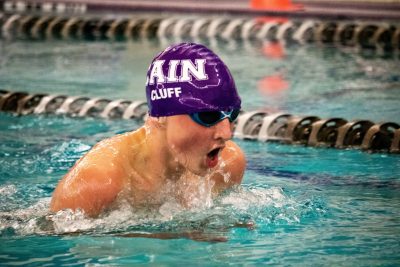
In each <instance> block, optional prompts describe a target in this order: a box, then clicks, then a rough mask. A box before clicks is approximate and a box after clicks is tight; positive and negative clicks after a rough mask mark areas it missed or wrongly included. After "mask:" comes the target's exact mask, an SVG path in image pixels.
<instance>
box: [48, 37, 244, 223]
mask: <svg viewBox="0 0 400 267" xmlns="http://www.w3.org/2000/svg"><path fill="white" fill-rule="evenodd" d="M146 97H147V103H148V106H149V114H148V115H149V116H148V117H147V119H146V122H145V124H144V126H143V127H141V128H139V129H138V130H136V131H133V132H128V133H125V134H121V135H117V136H114V137H111V138H109V139H106V140H103V141H101V142H99V143H98V144H96V145H95V146H94V147H93V148H92V149H91V150H90V151H89V152H88V153H87V154H86V155H84V156H83V157H82V158H81V159H80V160H78V161H77V162H76V164H75V165H74V166H73V167H72V168H71V170H70V171H69V172H68V173H67V174H66V175H65V176H64V177H63V178H62V180H61V181H60V182H59V184H58V185H57V187H56V189H55V191H54V193H53V196H52V199H51V204H50V209H51V211H52V212H57V211H60V210H64V209H72V210H78V209H80V210H82V211H84V212H85V214H87V215H88V216H91V217H96V216H98V215H99V214H101V213H102V212H104V211H107V210H110V209H112V208H113V207H115V205H117V202H118V200H119V199H121V198H122V199H124V200H127V201H128V202H129V203H130V204H131V205H132V206H133V207H141V206H152V205H161V204H162V201H163V199H162V196H163V195H165V192H168V194H170V195H171V194H174V196H173V197H174V198H175V199H176V201H177V202H178V203H180V204H181V205H182V206H184V207H190V196H192V195H193V194H194V193H195V191H196V190H199V189H198V188H197V187H198V185H200V184H201V182H204V180H205V179H206V180H207V181H209V183H208V184H209V185H210V191H211V192H212V194H213V196H216V195H218V194H220V193H221V192H222V191H224V190H226V189H228V188H230V187H232V186H234V185H237V184H240V183H241V181H242V178H243V174H244V170H245V166H246V161H245V157H244V154H243V152H242V150H241V149H240V148H239V147H238V146H237V145H236V144H235V143H234V142H232V141H231V140H230V139H231V138H232V132H233V122H234V121H235V119H236V118H237V117H238V115H239V111H240V107H241V100H240V97H239V95H238V93H237V90H236V86H235V83H234V80H233V77H232V75H231V74H230V72H229V70H228V68H227V67H226V65H225V64H224V63H223V62H222V60H221V59H220V58H219V57H218V56H217V55H216V54H214V53H213V52H212V51H211V50H209V49H208V48H207V47H205V46H203V45H200V44H194V43H181V44H177V45H173V46H170V47H168V48H167V49H165V50H164V51H162V52H161V53H160V54H158V55H157V56H156V57H155V58H154V59H153V61H152V63H151V65H150V67H149V70H148V72H147V81H146ZM171 184H172V185H174V186H175V187H174V188H175V190H169V191H168V190H166V188H167V187H168V186H170V185H171Z"/></svg>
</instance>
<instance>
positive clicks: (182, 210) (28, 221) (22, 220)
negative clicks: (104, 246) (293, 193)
mask: <svg viewBox="0 0 400 267" xmlns="http://www.w3.org/2000/svg"><path fill="white" fill-rule="evenodd" d="M206 186H207V185H206V184H204V188H203V189H202V190H204V191H202V190H199V195H198V196H196V197H194V198H193V201H194V203H195V205H193V206H192V207H184V206H183V205H182V204H180V203H179V202H178V201H176V200H175V199H173V198H169V199H166V200H165V202H164V203H162V204H161V205H159V206H149V207H145V208H140V209H137V208H133V207H132V206H131V205H130V204H129V203H127V202H125V201H121V202H120V203H118V205H117V206H116V208H115V209H113V210H111V211H108V212H105V213H104V214H102V215H101V216H100V217H98V218H89V217H87V216H85V214H84V213H83V212H82V211H80V210H78V211H75V212H73V211H71V210H63V211H59V212H57V213H53V214H51V213H49V212H48V210H49V204H50V198H42V199H40V200H39V201H38V202H37V203H36V204H34V205H32V206H30V207H28V208H26V209H16V210H12V211H8V212H0V235H1V236H5V235H31V234H40V235H43V234H45V235H48V234H51V235H54V234H56V235H58V234H61V235H64V234H71V233H78V234H95V235H110V234H111V235H120V234H126V233H132V231H133V232H135V233H137V232H140V233H154V232H164V233H165V232H174V233H175V232H182V233H187V232H188V231H202V232H210V231H214V230H216V229H217V230H218V231H221V229H222V231H229V229H230V228H232V227H243V226H245V227H248V228H253V227H265V226H272V227H274V226H277V225H279V224H297V223H299V222H300V221H301V220H302V219H303V218H309V217H312V216H314V217H318V216H321V215H323V214H324V213H326V211H327V208H326V206H324V204H323V203H322V204H321V202H320V201H318V200H316V199H315V198H312V197H311V198H308V199H306V200H304V199H296V198H293V197H290V196H288V195H286V194H285V193H284V191H283V190H282V189H281V188H278V187H271V188H263V187H262V186H260V185H255V186H254V185H253V186H239V187H237V188H234V189H233V190H230V191H229V192H226V193H225V194H224V195H222V196H220V197H218V198H216V199H214V200H213V199H212V198H211V196H210V195H209V191H210V190H208V189H207V188H206ZM9 188H11V189H9V192H10V194H11V193H12V187H9ZM1 190H5V189H4V188H1ZM202 194H204V195H202ZM224 229H225V230H224Z"/></svg>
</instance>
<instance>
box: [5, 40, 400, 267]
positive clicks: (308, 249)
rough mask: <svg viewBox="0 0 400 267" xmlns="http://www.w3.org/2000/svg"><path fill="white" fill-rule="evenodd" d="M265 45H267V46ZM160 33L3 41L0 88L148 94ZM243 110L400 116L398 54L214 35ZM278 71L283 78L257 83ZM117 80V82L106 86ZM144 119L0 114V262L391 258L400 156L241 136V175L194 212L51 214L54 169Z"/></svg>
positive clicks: (373, 261) (399, 210)
mask: <svg viewBox="0 0 400 267" xmlns="http://www.w3.org/2000/svg"><path fill="white" fill-rule="evenodd" d="M263 45H264V46H265V45H267V44H263ZM163 47H165V44H164V43H161V44H160V43H158V42H151V41H146V42H145V41H141V42H126V43H125V42H124V43H121V42H83V41H82V42H78V41H76V42H72V41H71V42H66V41H40V42H39V41H37V42H32V41H29V42H28V41H7V42H6V41H0V49H1V56H0V88H8V89H12V90H22V91H28V92H31V93H35V92H46V93H59V94H61V93H62V94H67V95H85V96H102V97H107V98H112V99H118V98H123V99H133V100H144V99H145V97H144V89H143V88H144V82H145V72H146V70H147V65H148V64H149V62H150V60H151V58H152V57H153V56H154V55H155V54H156V53H157V51H159V50H161V49H162V48H163ZM213 49H214V50H215V51H217V53H219V54H220V55H221V57H222V58H223V59H224V61H225V62H226V63H227V65H228V66H230V67H231V70H232V73H233V75H234V77H235V78H236V82H237V85H238V88H239V91H240V94H241V95H242V97H243V108H244V110H254V109H266V110H269V111H274V112H275V111H285V112H289V113H292V114H297V115H317V116H320V117H322V118H328V117H343V118H346V119H355V118H361V119H370V120H372V121H375V122H379V121H393V122H397V123H399V121H398V115H399V113H398V104H399V101H400V94H399V90H400V75H399V73H400V72H399V67H398V66H399V64H398V63H399V62H398V59H395V58H393V57H389V58H384V57H381V56H378V55H372V56H369V57H365V56H362V55H361V54H360V53H357V52H354V51H346V50H343V49H342V48H335V47H320V46H311V45H310V46H306V47H286V48H285V50H284V56H283V57H281V58H270V57H268V56H265V54H264V53H263V52H262V51H263V46H262V45H261V44H252V46H248V44H247V45H246V44H236V45H235V46H234V47H231V46H217V45H213ZM273 74H274V75H279V76H280V77H281V78H282V79H283V80H284V81H285V82H286V84H287V88H280V89H276V88H270V87H269V85H268V84H263V83H262V82H260V81H262V80H263V79H265V78H266V77H268V76H271V75H273ZM110 92H112V94H111V93H110ZM141 124H142V122H138V121H123V120H115V121H111V120H101V119H94V118H69V117H63V116H54V115H48V116H36V115H30V116H24V117H18V116H14V115H12V114H7V113H0V239H1V240H0V265H30V266H46V265H47V266H48V265H53V266H60V265H73V266H76V265H78V266H79V265H89V266H93V265H106V266H109V265H118V266H131V265H133V264H135V263H138V264H144V263H153V264H154V265H163V266H164V265H166V266H176V265H184V264H188V265H191V266H203V265H210V266H224V265H259V264H262V263H269V264H278V265H307V266H321V265H324V266H325V265H328V266H336V265H339V266H341V265H344V266H371V265H373V266H377V265H378V266H396V265H398V264H399V263H400V256H399V255H400V242H399V240H400V236H399V235H400V157H399V156H398V155H390V154H379V153H376V154H371V153H365V152H362V151H360V150H335V149H326V148H311V147H304V146H290V145H283V144H278V143H258V142H251V141H242V140H235V141H236V142H237V143H238V144H239V145H240V146H241V147H242V149H243V150H244V152H245V154H246V157H247V161H248V165H247V170H246V173H245V177H244V180H243V185H242V186H241V187H238V188H235V189H233V190H231V191H229V192H226V193H225V194H224V195H222V196H220V197H218V198H217V199H214V200H213V201H212V203H211V204H207V205H206V204H204V205H199V206H198V207H196V208H194V209H193V210H181V209H179V208H178V207H177V206H176V205H175V204H174V203H173V202H167V203H165V205H163V206H162V207H161V208H160V209H158V210H148V211H136V210H130V209H127V208H126V206H124V205H121V208H120V209H118V210H115V211H113V212H111V213H109V214H104V215H103V216H102V217H100V218H98V219H88V218H86V217H84V216H83V215H82V214H79V213H75V214H74V213H70V212H69V213H68V212H61V213H58V214H49V213H48V211H47V209H48V205H49V200H50V197H51V194H52V192H53V190H54V188H55V186H56V184H57V182H58V181H59V179H60V178H61V177H62V176H63V175H64V174H65V173H66V172H67V171H68V169H69V168H70V167H71V166H72V165H73V164H74V162H75V161H76V160H77V159H79V158H80V157H81V156H82V155H84V153H85V152H87V151H88V150H89V149H90V148H91V147H92V146H93V145H94V144H95V143H96V142H98V141H100V140H102V139H104V138H106V137H109V136H112V135H114V134H118V133H122V132H126V131H131V130H133V129H137V128H138V127H140V125H141Z"/></svg>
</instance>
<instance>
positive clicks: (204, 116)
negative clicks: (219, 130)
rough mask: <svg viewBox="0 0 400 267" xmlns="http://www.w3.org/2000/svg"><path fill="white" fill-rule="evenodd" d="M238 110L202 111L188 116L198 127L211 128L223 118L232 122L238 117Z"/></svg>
mask: <svg viewBox="0 0 400 267" xmlns="http://www.w3.org/2000/svg"><path fill="white" fill-rule="evenodd" d="M239 113H240V109H234V110H231V111H203V112H196V113H191V114H189V116H190V118H192V120H194V121H195V122H197V123H198V124H200V125H203V126H205V127H211V126H213V125H215V124H217V123H218V122H220V121H222V120H223V119H225V118H228V119H229V122H233V121H235V120H236V118H237V117H238V116H239Z"/></svg>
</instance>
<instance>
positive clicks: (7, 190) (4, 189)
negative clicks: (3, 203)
mask: <svg viewBox="0 0 400 267" xmlns="http://www.w3.org/2000/svg"><path fill="white" fill-rule="evenodd" d="M16 192H17V188H16V187H15V185H13V184H10V185H6V186H1V187H0V194H1V195H3V196H10V195H14V194H15V193H16Z"/></svg>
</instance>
